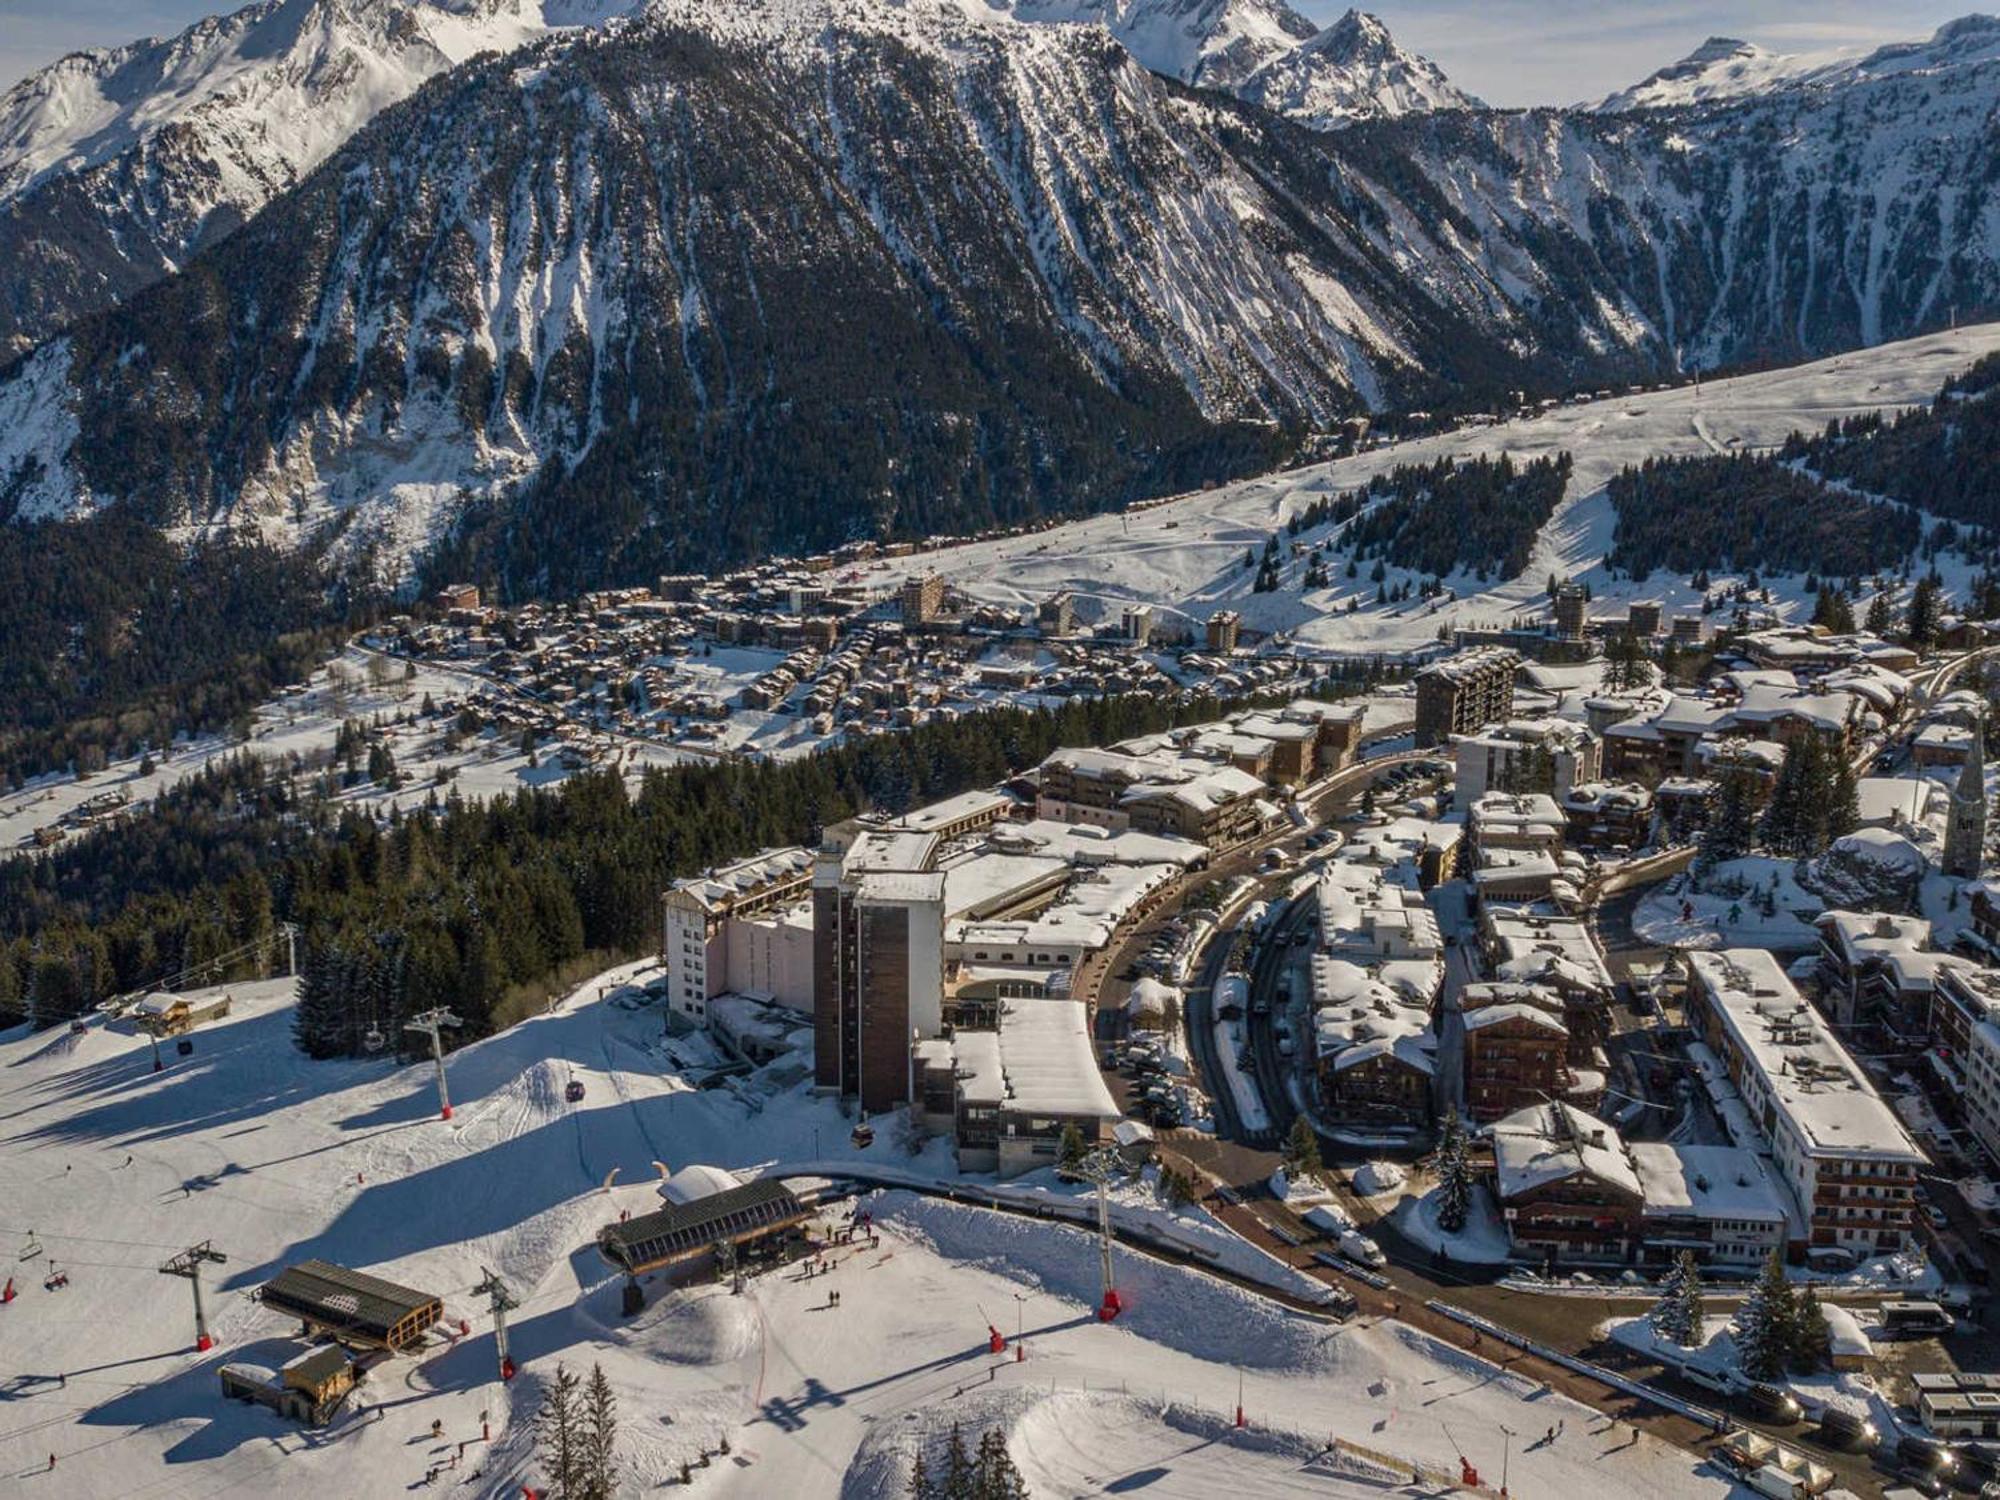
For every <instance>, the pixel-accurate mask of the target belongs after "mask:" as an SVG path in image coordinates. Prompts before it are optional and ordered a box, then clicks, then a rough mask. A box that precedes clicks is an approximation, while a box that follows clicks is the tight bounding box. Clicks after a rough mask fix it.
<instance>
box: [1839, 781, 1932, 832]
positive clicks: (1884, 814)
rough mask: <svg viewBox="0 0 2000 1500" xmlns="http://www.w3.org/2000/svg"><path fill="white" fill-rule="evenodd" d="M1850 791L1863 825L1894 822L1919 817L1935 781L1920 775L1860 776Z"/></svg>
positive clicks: (1919, 818)
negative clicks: (1858, 807) (1852, 790)
mask: <svg viewBox="0 0 2000 1500" xmlns="http://www.w3.org/2000/svg"><path fill="white" fill-rule="evenodd" d="M1854 791H1855V800H1856V802H1857V803H1858V804H1859V805H1860V809H1861V823H1862V826H1863V827H1867V826H1869V825H1883V826H1894V825H1896V824H1898V823H1917V822H1919V821H1921V820H1922V818H1923V816H1924V813H1925V811H1926V810H1927V809H1928V808H1929V807H1930V804H1931V798H1932V797H1933V796H1934V795H1936V791H1937V783H1936V782H1934V781H1931V780H1928V779H1926V778H1924V777H1921V776H1864V777H1862V778H1861V779H1860V781H1858V782H1856V783H1855V787H1854Z"/></svg>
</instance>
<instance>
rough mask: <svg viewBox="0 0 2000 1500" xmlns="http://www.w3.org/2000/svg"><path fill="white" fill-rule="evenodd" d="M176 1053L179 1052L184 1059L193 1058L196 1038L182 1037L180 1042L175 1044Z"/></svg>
mask: <svg viewBox="0 0 2000 1500" xmlns="http://www.w3.org/2000/svg"><path fill="white" fill-rule="evenodd" d="M174 1051H176V1052H178V1053H179V1054H180V1055H181V1056H182V1057H193V1056H194V1038H193V1037H190V1036H184V1037H182V1038H181V1039H180V1040H179V1041H177V1042H175V1043H174Z"/></svg>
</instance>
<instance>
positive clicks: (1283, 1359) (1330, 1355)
mask: <svg viewBox="0 0 2000 1500" xmlns="http://www.w3.org/2000/svg"><path fill="white" fill-rule="evenodd" d="M876 1217H877V1218H878V1219H881V1220H885V1221H887V1222H891V1223H894V1224H895V1225H897V1226H898V1227H899V1228H901V1229H903V1230H904V1231H906V1232H908V1233H910V1234H913V1235H915V1236H917V1237H918V1238H919V1239H920V1240H921V1241H922V1242H923V1243H924V1244H926V1245H927V1246H928V1247H929V1248H930V1249H931V1250H932V1251H934V1252H935V1253H936V1254H938V1255H942V1256H944V1257H946V1258H947V1259H951V1260H962V1261H966V1262H968V1263H970V1264H973V1265H976V1266H979V1267H981V1268H983V1269H985V1270H989V1271H992V1272H994V1273H995V1274H996V1275H1000V1276H1006V1277H1010V1278H1012V1279H1015V1280H1019V1281H1023V1282H1026V1283H1028V1284H1029V1285H1032V1286H1035V1287H1037V1288H1039V1289H1040V1290H1042V1291H1043V1292H1045V1293H1048V1294H1049V1295H1052V1296H1057V1297H1062V1298H1066V1299H1068V1300H1070V1301H1073V1302H1075V1303H1077V1304H1078V1305H1079V1306H1080V1307H1084V1308H1092V1307H1095V1306H1096V1304H1097V1302H1098V1300H1099V1285H1098V1264H1097V1246H1096V1244H1095V1243H1094V1241H1095V1236H1094V1235H1091V1234H1089V1233H1087V1232H1086V1231H1084V1230H1082V1229H1076V1228H1072V1227H1070V1226H1068V1225H1058V1224H1051V1223H1043V1222H1040V1221H1036V1220H1028V1219H1017V1218H1012V1217H1010V1216H1008V1215H1005V1214H995V1213H990V1212H986V1211H983V1210H981V1209H976V1208H967V1207H965V1206H963V1205H961V1204H957V1203H946V1202H940V1201H938V1200H936V1199H929V1198H919V1197H917V1196H915V1195H913V1194H909V1193H903V1192H894V1193H887V1194H884V1195H883V1196H882V1198H881V1199H880V1206H879V1208H878V1210H877V1213H876ZM1112 1275H1113V1278H1114V1280H1115V1282H1116V1285H1117V1287H1118V1294H1119V1296H1120V1298H1122V1299H1123V1301H1124V1303H1125V1309H1126V1310H1125V1311H1124V1312H1123V1313H1122V1314H1121V1315H1120V1316H1119V1319H1118V1323H1119V1326H1120V1327H1122V1328H1126V1329H1129V1330H1130V1331H1131V1332H1133V1333H1134V1334H1136V1335H1137V1336H1139V1337H1141V1338H1145V1339H1148V1340H1150V1341H1152V1342H1155V1343H1160V1344H1164V1345H1166V1346H1167V1347H1168V1348H1171V1349H1178V1350H1180V1351H1181V1352H1182V1353H1184V1354H1191V1355H1194V1356H1195V1357H1196V1358H1198V1359H1206V1360H1213V1361H1217V1362H1219V1363H1222V1364H1228V1365H1245V1366H1248V1367H1250V1368H1252V1369H1262V1370H1273V1369H1275V1370H1290V1371H1301V1372H1302V1371H1309V1370H1310V1371H1324V1370H1328V1369H1332V1368H1334V1367H1335V1366H1337V1365H1338V1363H1339V1353H1338V1351H1337V1348H1336V1346H1334V1345H1331V1344H1329V1343H1328V1342H1327V1339H1326V1334H1327V1325H1326V1324H1325V1323H1323V1322H1321V1321H1320V1320H1319V1319H1316V1318H1308V1317H1305V1316H1303V1315H1302V1314H1298V1313H1293V1312H1290V1311H1288V1310H1286V1309H1285V1308H1282V1307H1278V1306H1276V1305H1274V1304H1273V1303H1270V1302H1267V1301H1265V1300H1264V1299H1263V1298H1261V1297H1258V1296H1256V1295H1254V1294H1253V1293H1250V1292H1247V1291H1243V1290H1241V1289H1240V1288H1238V1287H1234V1286H1231V1285H1230V1284H1229V1283H1227V1282H1223V1281H1218V1280H1216V1279H1215V1278H1214V1277H1212V1276H1204V1275H1202V1274H1201V1273H1200V1272H1198V1271H1190V1270H1186V1269H1183V1268H1181V1267H1179V1266H1173V1265H1169V1264H1167V1263H1165V1262H1164V1261H1158V1260H1154V1259H1153V1258H1152V1257H1151V1256H1143V1255H1137V1254H1134V1253H1132V1252H1131V1251H1129V1250H1125V1249H1122V1248H1121V1249H1117V1250H1114V1251H1113V1253H1112Z"/></svg>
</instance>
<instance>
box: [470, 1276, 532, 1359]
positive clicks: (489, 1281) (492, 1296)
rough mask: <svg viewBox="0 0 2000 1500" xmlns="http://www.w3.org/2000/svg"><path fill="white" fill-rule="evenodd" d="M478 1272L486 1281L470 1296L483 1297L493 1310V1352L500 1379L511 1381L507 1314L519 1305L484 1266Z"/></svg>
mask: <svg viewBox="0 0 2000 1500" xmlns="http://www.w3.org/2000/svg"><path fill="white" fill-rule="evenodd" d="M480 1270H482V1271H486V1279H485V1280H484V1281H482V1282H480V1283H479V1285H478V1286H476V1287H474V1288H473V1289H472V1294H473V1295H474V1296H475V1297H484V1298H485V1299H486V1305H487V1306H488V1307H489V1308H491V1309H492V1310H493V1352H494V1353H495V1354H497V1355H498V1356H499V1359H500V1378H501V1379H502V1380H512V1379H513V1378H514V1357H513V1356H512V1355H511V1354H509V1353H508V1352H507V1314H508V1313H510V1312H512V1311H513V1310H514V1309H515V1308H517V1307H519V1306H520V1305H521V1304H520V1303H519V1302H518V1301H516V1300H515V1298H514V1294H513V1293H512V1292H510V1291H508V1290H507V1283H506V1282H504V1281H502V1280H501V1279H500V1278H499V1277H498V1276H495V1275H494V1274H493V1273H492V1272H491V1271H488V1270H486V1267H484V1266H481V1267H480Z"/></svg>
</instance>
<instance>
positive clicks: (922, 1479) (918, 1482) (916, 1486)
mask: <svg viewBox="0 0 2000 1500" xmlns="http://www.w3.org/2000/svg"><path fill="white" fill-rule="evenodd" d="M908 1494H909V1500H937V1485H936V1484H935V1483H934V1482H933V1481H932V1479H931V1470H930V1465H929V1464H927V1463H925V1462H924V1450H923V1449H922V1448H919V1449H917V1460H916V1462H915V1463H914V1464H912V1465H911V1466H910V1488H909V1491H908Z"/></svg>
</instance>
